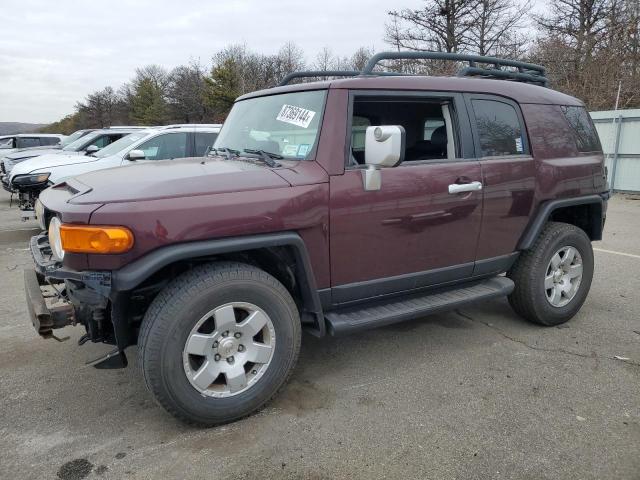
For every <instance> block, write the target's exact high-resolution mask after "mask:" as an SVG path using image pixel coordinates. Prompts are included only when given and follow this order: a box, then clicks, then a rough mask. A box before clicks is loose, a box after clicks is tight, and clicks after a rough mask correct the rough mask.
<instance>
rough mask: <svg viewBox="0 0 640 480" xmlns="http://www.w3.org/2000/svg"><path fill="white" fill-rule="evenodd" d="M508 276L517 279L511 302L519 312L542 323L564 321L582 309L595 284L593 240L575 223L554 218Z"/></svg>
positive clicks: (549, 324)
mask: <svg viewBox="0 0 640 480" xmlns="http://www.w3.org/2000/svg"><path fill="white" fill-rule="evenodd" d="M508 276H509V277H510V278H511V279H512V280H513V281H514V283H515V288H514V290H513V293H512V294H511V295H510V296H509V303H510V304H511V306H512V307H513V309H514V310H515V311H516V313H518V314H519V315H520V316H522V317H524V318H525V319H527V320H529V321H531V322H534V323H538V324H540V325H548V326H552V325H559V324H561V323H564V322H566V321H568V320H570V319H571V318H572V317H573V316H574V315H575V314H576V313H577V312H578V310H580V307H582V304H583V303H584V301H585V300H586V298H587V294H588V293H589V288H590V287H591V279H592V278H593V250H592V248H591V241H590V240H589V237H587V235H586V233H585V232H584V231H583V230H582V229H580V228H578V227H576V226H574V225H570V224H566V223H557V222H550V223H548V224H547V225H546V226H545V228H544V230H543V231H542V233H541V234H540V236H539V237H538V240H537V241H536V243H535V244H534V246H533V248H532V249H531V250H527V251H525V252H522V254H521V255H520V258H518V261H517V262H516V264H515V265H514V266H513V268H512V269H511V271H510V272H509V273H508Z"/></svg>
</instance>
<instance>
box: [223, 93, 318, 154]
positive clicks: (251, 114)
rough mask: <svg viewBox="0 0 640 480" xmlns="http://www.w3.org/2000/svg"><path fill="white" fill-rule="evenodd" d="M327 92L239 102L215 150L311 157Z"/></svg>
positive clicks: (224, 127) (274, 96)
mask: <svg viewBox="0 0 640 480" xmlns="http://www.w3.org/2000/svg"><path fill="white" fill-rule="evenodd" d="M325 97H326V91H324V90H314V91H307V92H293V93H284V94H281V95H270V96H267V97H257V98H250V99H248V100H242V101H240V102H236V103H235V104H234V106H233V108H232V109H231V112H230V113H229V116H228V117H227V119H226V121H225V122H224V126H223V127H222V131H221V132H220V135H218V138H217V139H216V143H215V145H214V148H230V149H233V150H238V151H239V152H243V151H244V150H245V149H251V150H264V151H266V152H270V153H276V154H279V155H282V156H283V157H284V158H286V159H291V160H304V159H306V158H309V156H310V155H311V152H312V151H313V147H314V146H315V143H316V141H317V139H318V129H319V126H320V117H321V116H322V111H323V110H324V101H325Z"/></svg>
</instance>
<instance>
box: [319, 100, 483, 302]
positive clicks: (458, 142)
mask: <svg viewBox="0 0 640 480" xmlns="http://www.w3.org/2000/svg"><path fill="white" fill-rule="evenodd" d="M350 102H351V104H350V112H351V122H350V127H349V132H348V135H349V137H350V138H349V139H348V140H347V144H349V148H348V149H347V152H345V156H346V158H345V163H346V167H345V171H344V173H343V174H340V175H334V176H331V178H330V187H331V199H330V203H331V209H330V212H331V218H330V245H331V247H330V248H331V283H332V289H331V296H332V303H334V304H341V303H348V302H351V301H354V300H358V299H362V298H365V297H376V296H380V295H386V294H392V293H396V292H402V291H410V290H415V289H420V288H424V287H428V286H433V285H438V284H442V283H447V282H451V281H456V280H459V279H462V278H467V277H470V276H471V275H472V272H473V268H474V261H475V257H476V245H477V241H478V235H479V233H480V224H481V218H482V211H481V207H482V205H481V203H482V191H481V190H475V191H466V192H462V193H449V187H450V186H456V185H458V186H459V185H463V184H470V183H472V182H479V181H481V172H480V164H479V162H478V161H477V159H475V158H474V152H473V141H472V136H471V133H470V130H469V121H468V117H467V113H466V108H465V105H464V101H463V98H462V96H461V95H458V94H451V93H441V94H439V93H429V94H425V92H421V93H420V94H414V93H408V94H404V95H403V94H398V92H393V93H379V92H377V93H376V92H352V94H351V95H350ZM445 104H446V105H447V108H448V110H449V112H450V116H451V121H450V122H449V124H450V128H451V129H452V132H451V138H450V140H451V143H453V145H451V143H450V142H449V135H448V134H447V131H446V126H445V116H446V115H445V114H444V109H443V105H445ZM371 125H402V126H403V127H404V129H405V131H406V153H405V160H404V162H403V163H401V164H400V165H399V166H397V167H394V168H387V169H383V170H382V187H381V189H380V190H377V191H365V190H364V187H363V168H364V165H363V163H364V135H365V132H366V128H367V126H371Z"/></svg>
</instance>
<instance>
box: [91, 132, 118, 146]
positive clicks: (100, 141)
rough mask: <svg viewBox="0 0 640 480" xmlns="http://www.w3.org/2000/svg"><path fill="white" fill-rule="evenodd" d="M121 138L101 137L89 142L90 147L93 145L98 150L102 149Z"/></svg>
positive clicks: (115, 136)
mask: <svg viewBox="0 0 640 480" xmlns="http://www.w3.org/2000/svg"><path fill="white" fill-rule="evenodd" d="M121 138H122V135H102V136H100V137H98V138H96V139H95V140H94V141H93V142H91V145H95V146H96V147H98V148H104V147H106V146H107V145H109V144H111V143H113V142H115V141H116V140H119V139H121ZM87 146H88V145H87Z"/></svg>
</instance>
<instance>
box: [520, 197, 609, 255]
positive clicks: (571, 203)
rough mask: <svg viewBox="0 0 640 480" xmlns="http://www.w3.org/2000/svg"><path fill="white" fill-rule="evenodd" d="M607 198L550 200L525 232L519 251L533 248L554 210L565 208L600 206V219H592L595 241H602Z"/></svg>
mask: <svg viewBox="0 0 640 480" xmlns="http://www.w3.org/2000/svg"><path fill="white" fill-rule="evenodd" d="M604 200H605V198H604V197H603V196H601V195H597V194H596V195H586V196H582V197H574V198H565V199H559V200H549V201H547V202H543V203H542V204H541V205H540V207H539V208H538V211H537V212H536V214H535V216H534V217H533V218H532V220H531V221H530V222H529V225H528V226H527V229H526V230H525V232H524V234H523V235H522V237H520V241H519V242H518V246H517V247H516V249H517V250H528V249H529V248H531V247H532V246H533V244H534V243H535V241H536V239H537V238H538V235H540V232H541V231H542V229H543V228H544V226H545V224H546V223H547V221H548V220H549V217H550V216H551V214H552V213H553V211H554V210H557V209H559V208H565V207H575V206H578V205H598V206H600V216H599V218H592V219H591V222H592V223H591V227H592V229H593V230H592V231H593V233H594V238H593V240H601V239H602V228H603V227H602V215H603V209H602V205H603V203H604Z"/></svg>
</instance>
